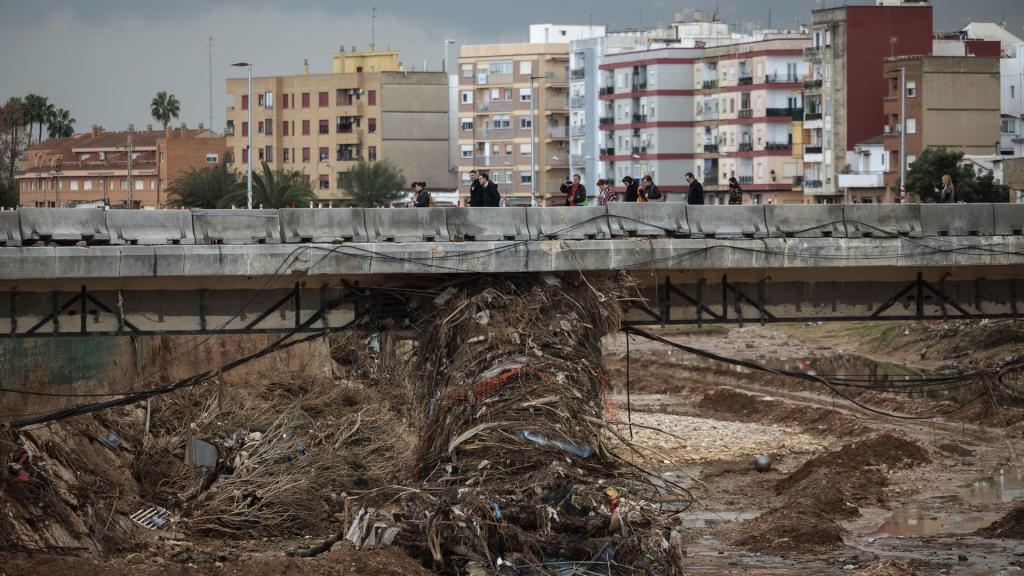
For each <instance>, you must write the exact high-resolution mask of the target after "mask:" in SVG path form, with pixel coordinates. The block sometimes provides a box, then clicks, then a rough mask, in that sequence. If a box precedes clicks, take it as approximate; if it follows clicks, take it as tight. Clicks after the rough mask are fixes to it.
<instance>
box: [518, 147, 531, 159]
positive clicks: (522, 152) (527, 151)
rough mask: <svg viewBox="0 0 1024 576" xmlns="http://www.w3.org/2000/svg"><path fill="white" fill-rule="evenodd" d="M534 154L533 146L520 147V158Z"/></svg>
mask: <svg viewBox="0 0 1024 576" xmlns="http://www.w3.org/2000/svg"><path fill="white" fill-rule="evenodd" d="M532 153H533V145H531V144H520V145H519V155H520V156H529V155H530V154H532Z"/></svg>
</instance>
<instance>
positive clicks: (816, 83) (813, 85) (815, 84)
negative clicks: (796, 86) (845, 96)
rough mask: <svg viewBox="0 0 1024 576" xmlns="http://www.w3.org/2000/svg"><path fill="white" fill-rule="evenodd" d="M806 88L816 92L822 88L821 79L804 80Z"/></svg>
mask: <svg viewBox="0 0 1024 576" xmlns="http://www.w3.org/2000/svg"><path fill="white" fill-rule="evenodd" d="M804 90H807V91H808V92H814V91H818V90H821V80H820V79H819V80H807V81H805V82H804Z"/></svg>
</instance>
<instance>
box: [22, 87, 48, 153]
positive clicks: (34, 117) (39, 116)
mask: <svg viewBox="0 0 1024 576" xmlns="http://www.w3.org/2000/svg"><path fill="white" fill-rule="evenodd" d="M22 104H23V105H24V107H25V120H26V122H27V124H28V145H29V146H31V145H32V132H34V131H35V130H34V128H35V124H36V122H39V123H40V126H41V125H42V124H43V123H45V122H46V117H45V116H44V114H45V109H46V98H44V97H43V96H39V95H38V94H32V93H29V94H28V95H26V96H25V98H24V100H23V101H22ZM41 137H42V136H41V135H40V138H41Z"/></svg>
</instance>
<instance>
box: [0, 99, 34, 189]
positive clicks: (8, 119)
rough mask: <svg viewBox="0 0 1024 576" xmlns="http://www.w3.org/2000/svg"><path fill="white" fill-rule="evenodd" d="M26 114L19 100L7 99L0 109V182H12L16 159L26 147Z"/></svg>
mask: <svg viewBox="0 0 1024 576" xmlns="http://www.w3.org/2000/svg"><path fill="white" fill-rule="evenodd" d="M27 125H28V114H27V113H26V110H25V104H24V101H23V100H22V99H21V98H9V99H8V100H7V102H6V103H5V104H4V105H3V106H2V107H0V157H2V164H3V170H0V182H3V181H6V182H8V183H13V182H14V170H15V167H16V166H17V164H18V159H19V158H21V156H22V155H23V154H24V153H25V149H26V148H27V147H28V143H27V138H25V136H26V132H25V131H24V130H23V129H24V128H25V126H27Z"/></svg>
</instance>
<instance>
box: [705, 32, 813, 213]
mask: <svg viewBox="0 0 1024 576" xmlns="http://www.w3.org/2000/svg"><path fill="white" fill-rule="evenodd" d="M809 43H810V38H809V37H808V36H806V35H799V34H792V35H780V36H776V37H769V38H765V39H760V40H751V41H746V42H736V43H732V44H726V45H723V46H717V47H711V48H707V49H705V51H704V55H703V56H701V57H700V58H698V59H697V61H696V63H695V66H694V85H695V86H696V93H695V97H694V109H695V114H694V116H695V119H696V122H695V125H696V129H695V130H694V143H693V149H694V150H695V151H696V158H697V161H696V169H695V170H694V173H695V174H696V175H697V178H698V180H702V181H703V183H704V190H705V192H707V193H708V194H707V197H706V198H705V201H706V202H708V203H711V204H723V203H726V202H728V194H727V191H728V181H729V178H731V177H734V178H736V180H737V181H738V182H739V183H740V185H741V186H742V188H743V190H744V192H745V198H744V202H745V203H754V204H767V203H773V204H800V203H802V202H803V192H802V189H801V179H802V175H803V165H802V162H801V161H800V160H798V159H795V158H794V155H793V150H794V145H798V144H799V141H798V139H795V138H794V125H795V126H796V128H795V131H796V133H797V134H799V133H800V127H799V126H800V124H799V121H800V119H801V114H802V112H803V101H802V94H801V90H802V84H801V80H802V78H803V77H804V76H806V74H807V63H806V61H804V59H803V51H804V48H806V47H807V46H808V45H809ZM794 121H796V124H794Z"/></svg>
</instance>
